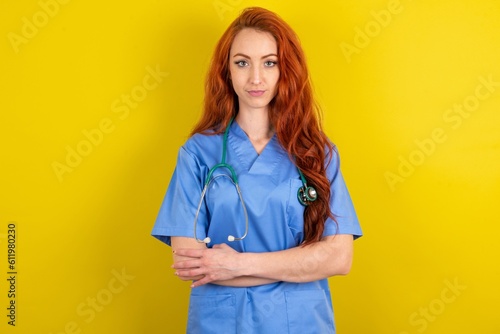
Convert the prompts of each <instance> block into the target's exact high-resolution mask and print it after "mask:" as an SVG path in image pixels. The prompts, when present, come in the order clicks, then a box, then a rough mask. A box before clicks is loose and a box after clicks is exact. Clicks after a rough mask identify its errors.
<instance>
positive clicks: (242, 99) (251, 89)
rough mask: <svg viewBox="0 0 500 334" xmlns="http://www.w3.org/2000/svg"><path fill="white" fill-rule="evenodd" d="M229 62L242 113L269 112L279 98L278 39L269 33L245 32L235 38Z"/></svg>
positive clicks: (246, 30)
mask: <svg viewBox="0 0 500 334" xmlns="http://www.w3.org/2000/svg"><path fill="white" fill-rule="evenodd" d="M229 62H230V64H229V69H230V75H231V81H232V83H233V88H234V91H235V92H236V95H238V101H239V107H240V112H242V111H243V112H245V111H250V110H255V109H263V110H266V111H267V106H268V105H269V102H270V101H271V100H272V99H273V98H274V96H275V95H276V92H277V87H278V85H277V84H278V79H279V76H280V71H279V67H278V46H277V44H276V40H275V39H274V37H273V36H272V35H271V34H270V33H268V32H263V31H257V30H255V29H243V30H242V31H240V32H239V33H238V34H237V35H236V37H235V38H234V41H233V44H232V46H231V51H230V54H229Z"/></svg>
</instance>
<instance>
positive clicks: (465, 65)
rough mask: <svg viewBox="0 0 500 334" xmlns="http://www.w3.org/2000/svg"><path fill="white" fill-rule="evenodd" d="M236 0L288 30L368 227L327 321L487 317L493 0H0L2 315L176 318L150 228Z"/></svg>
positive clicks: (409, 333)
mask: <svg viewBox="0 0 500 334" xmlns="http://www.w3.org/2000/svg"><path fill="white" fill-rule="evenodd" d="M250 6H261V7H265V8H268V9H270V10H273V11H275V12H277V13H279V15H281V16H282V17H283V18H284V19H285V20H286V21H287V22H288V23H289V24H290V25H291V26H292V27H293V28H294V29H295V31H296V32H297V34H298V35H299V36H300V39H301V41H302V44H303V47H304V50H305V52H306V55H307V59H308V64H309V68H310V72H311V79H312V82H313V86H314V88H315V92H316V97H317V100H318V102H319V104H320V105H321V107H322V109H323V115H324V116H323V121H324V130H325V131H326V133H327V134H328V136H329V137H330V138H331V139H332V140H333V141H334V142H335V143H336V145H337V146H338V148H339V152H340V156H341V168H342V170H343V174H344V177H345V179H346V182H347V184H348V187H349V190H350V193H351V196H352V199H353V201H354V204H355V207H356V210H357V212H358V215H359V219H360V222H361V224H362V227H363V232H364V236H363V237H362V238H360V239H359V240H357V241H356V242H355V259H354V264H353V269H352V271H351V273H350V274H349V275H348V276H345V277H335V278H332V279H331V280H330V282H331V287H332V295H333V300H334V308H335V317H336V322H337V327H338V333H343V334H356V333H363V334H365V333H366V334H418V333H428V334H437V333H440V334H442V333H482V334H497V333H500V322H499V321H498V305H499V303H500V288H499V282H500V269H499V268H500V266H499V265H498V262H499V260H498V258H499V256H500V249H499V246H498V245H499V242H498V240H497V237H498V236H499V235H500V221H499V218H498V206H499V205H498V200H499V198H500V175H499V174H500V112H499V110H500V61H499V59H500V58H499V57H500V39H499V36H500V2H498V1H495V0H454V1H451V0H439V1H436V0H413V1H412V0H373V1H368V0H365V1H348V0H335V1H315V0H312V1H278V0H270V1H252V0H198V1H180V0H176V1H171V0H168V1H167V0H165V1H157V0H154V1H153V0H143V1H139V2H137V1H96V0H87V1H81V0H31V1H28V0H22V1H14V0H4V1H1V2H0V37H1V39H0V78H1V82H0V96H1V99H0V127H1V130H0V147H1V149H0V152H1V162H0V166H1V167H0V168H1V173H0V278H1V280H0V282H1V283H0V309H1V310H2V311H1V313H2V314H1V315H2V316H1V317H0V319H2V320H1V321H0V331H1V333H6V334H10V333H18V334H20V333H23V334H24V333H26V334H78V333H90V334H101V333H102V334H108V333H120V334H160V333H183V332H184V330H185V322H186V319H187V302H188V293H189V286H188V285H189V284H188V283H185V282H181V281H180V280H178V279H177V278H176V277H175V276H174V273H173V270H171V269H170V265H171V263H172V256H171V250H170V248H169V247H167V246H165V245H164V244H162V243H160V242H159V241H157V240H155V239H154V238H152V237H151V236H150V232H151V229H152V227H153V224H154V221H155V218H156V216H157V213H158V210H159V208H160V204H161V202H162V199H163V196H164V194H165V191H166V188H167V186H168V183H169V180H170V177H171V175H172V172H173V169H174V165H175V161H176V156H177V150H178V148H179V146H181V145H182V144H183V143H184V142H185V140H186V139H187V137H188V133H189V132H190V130H191V129H192V126H193V125H194V123H195V122H196V120H197V119H198V117H199V116H200V113H201V108H202V101H203V81H204V77H205V74H206V70H207V68H208V64H209V61H210V57H211V54H212V51H213V48H214V46H215V44H216V42H217V40H218V39H219V37H220V36H221V34H222V33H223V31H224V30H225V29H226V27H227V26H228V25H229V24H230V22H231V21H232V20H233V19H234V18H235V17H236V16H237V15H238V14H239V13H240V12H241V11H242V10H243V9H244V8H245V7H250ZM268 310H269V309H268V308H263V309H262V312H261V313H262V314H261V316H262V319H264V320H265V318H266V316H269V314H268V313H267V312H268Z"/></svg>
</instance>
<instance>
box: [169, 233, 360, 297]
mask: <svg viewBox="0 0 500 334" xmlns="http://www.w3.org/2000/svg"><path fill="white" fill-rule="evenodd" d="M172 248H173V251H174V265H173V266H172V268H174V269H176V275H177V276H179V278H180V279H182V280H194V281H195V282H193V284H192V285H191V286H192V287H197V286H200V285H203V284H207V283H212V284H219V285H228V286H253V285H261V284H267V283H272V282H276V281H286V282H311V281H315V280H318V279H323V278H327V277H330V276H335V275H345V274H347V273H348V272H349V270H350V268H351V263H352V256H353V236H352V235H349V234H339V235H336V236H328V237H324V238H323V239H322V240H321V241H318V242H315V243H313V244H310V245H307V246H303V247H302V246H299V247H294V248H290V249H287V250H282V251H277V252H265V253H238V252H236V251H235V250H233V249H232V248H231V247H229V246H228V245H226V244H221V245H215V246H214V247H213V248H207V247H206V246H205V244H201V243H198V242H196V240H194V239H192V238H181V237H173V238H172Z"/></svg>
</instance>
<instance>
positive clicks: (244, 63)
mask: <svg viewBox="0 0 500 334" xmlns="http://www.w3.org/2000/svg"><path fill="white" fill-rule="evenodd" d="M234 63H235V64H236V65H238V67H245V66H248V63H247V61H246V60H238V61H235V62H234Z"/></svg>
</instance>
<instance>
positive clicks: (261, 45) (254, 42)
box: [231, 28, 278, 56]
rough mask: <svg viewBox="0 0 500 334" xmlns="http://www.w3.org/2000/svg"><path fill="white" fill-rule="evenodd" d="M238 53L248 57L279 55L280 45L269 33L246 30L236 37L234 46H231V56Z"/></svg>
mask: <svg viewBox="0 0 500 334" xmlns="http://www.w3.org/2000/svg"><path fill="white" fill-rule="evenodd" d="M236 53H243V54H245V55H248V56H252V55H256V56H259V55H263V54H266V55H267V54H271V53H274V54H277V53H278V45H277V43H276V40H275V38H274V37H273V35H271V34H270V33H268V32H267V31H259V30H255V29H251V28H246V29H243V30H241V31H240V32H239V33H238V34H236V36H235V37H234V40H233V44H232V45H231V54H236Z"/></svg>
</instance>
